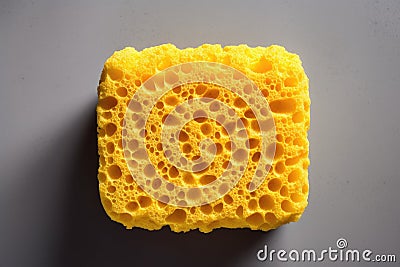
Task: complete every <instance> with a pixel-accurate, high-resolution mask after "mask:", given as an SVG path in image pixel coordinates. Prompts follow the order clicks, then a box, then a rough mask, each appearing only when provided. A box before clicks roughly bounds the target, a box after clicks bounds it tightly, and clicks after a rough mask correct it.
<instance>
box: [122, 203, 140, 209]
mask: <svg viewBox="0 0 400 267" xmlns="http://www.w3.org/2000/svg"><path fill="white" fill-rule="evenodd" d="M125 207H126V208H127V210H129V211H136V210H137V209H138V208H139V205H138V203H136V202H129V203H128V204H126V206H125Z"/></svg>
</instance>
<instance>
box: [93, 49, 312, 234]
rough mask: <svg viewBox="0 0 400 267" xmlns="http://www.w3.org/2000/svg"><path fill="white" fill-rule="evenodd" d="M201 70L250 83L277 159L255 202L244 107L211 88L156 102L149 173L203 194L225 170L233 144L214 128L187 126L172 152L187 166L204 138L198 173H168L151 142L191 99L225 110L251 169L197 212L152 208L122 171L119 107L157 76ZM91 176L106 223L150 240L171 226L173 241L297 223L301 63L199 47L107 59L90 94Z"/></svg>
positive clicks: (302, 133)
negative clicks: (205, 150)
mask: <svg viewBox="0 0 400 267" xmlns="http://www.w3.org/2000/svg"><path fill="white" fill-rule="evenodd" d="M197 61H209V62H217V63H222V64H225V65H228V66H230V67H233V68H235V69H237V70H238V71H240V72H242V73H243V74H245V75H246V76H247V77H248V78H250V79H251V80H252V81H253V82H254V83H255V85H257V87H258V88H259V89H260V90H261V92H262V94H263V96H264V97H265V98H266V99H267V101H268V103H269V105H270V110H271V111H272V115H273V119H274V122H275V127H276V150H275V156H274V158H273V161H272V166H271V169H270V171H269V173H268V174H267V176H266V178H265V180H264V182H263V183H262V184H261V186H260V187H259V188H258V189H257V190H255V191H254V192H250V191H249V190H248V184H249V182H250V180H251V177H252V176H253V174H254V172H255V169H256V168H255V166H256V164H257V162H258V160H259V157H260V152H259V151H260V149H261V147H260V140H259V135H258V133H259V131H260V129H259V128H258V124H257V122H256V121H255V118H254V114H252V113H251V110H250V109H249V106H248V104H247V103H246V102H245V101H243V100H242V99H241V98H240V97H238V96H237V95H235V94H234V93H233V92H231V91H230V90H227V89H226V88H223V87H220V86H218V85H215V84H209V83H191V84H185V85H182V86H179V87H176V88H174V89H172V90H170V91H169V92H167V93H166V94H165V95H163V96H162V97H161V98H160V99H159V100H158V102H157V103H155V105H154V108H153V109H152V110H151V113H150V115H149V117H148V120H147V121H146V122H144V123H143V127H144V128H145V130H146V131H145V132H146V141H145V142H146V150H147V153H148V155H149V158H150V160H151V163H152V164H153V166H154V169H155V171H156V172H157V173H158V174H159V175H160V176H161V177H163V178H165V179H167V180H169V181H172V182H173V183H175V184H177V185H183V186H188V187H197V186H202V185H206V184H208V183H210V182H212V181H214V180H216V179H218V177H219V176H220V175H221V173H222V172H223V170H224V169H225V168H226V167H227V165H228V164H229V158H230V156H231V151H232V147H231V146H232V144H231V142H230V139H229V136H228V135H227V133H226V131H225V129H224V128H223V127H221V125H219V124H218V123H217V122H215V121H214V120H212V119H205V118H203V119H197V120H193V121H190V122H188V123H187V124H186V125H185V126H184V127H183V129H182V131H181V135H180V136H179V146H180V148H181V151H182V153H183V155H184V156H185V157H186V158H188V159H192V160H194V159H196V158H198V157H199V143H200V142H201V140H203V139H204V138H210V139H211V140H212V141H213V142H214V143H215V144H216V146H215V147H216V156H215V158H214V161H213V162H212V163H211V164H210V166H209V167H208V168H206V169H204V170H202V171H199V172H188V171H182V170H180V169H179V168H178V167H177V166H174V165H173V164H171V163H170V162H169V161H168V159H167V158H165V155H164V153H163V147H162V144H161V143H160V142H159V140H160V138H157V136H160V135H161V125H162V124H163V123H164V120H165V117H166V116H167V115H168V114H169V113H170V112H171V111H172V110H173V109H174V106H176V105H178V104H180V103H182V102H184V101H186V100H188V99H192V98H199V97H210V98H214V99H218V100H219V101H221V102H224V103H226V104H227V105H229V106H231V107H232V108H233V109H234V111H235V112H236V113H237V114H238V116H240V118H241V121H242V122H243V124H244V125H245V126H246V130H247V134H248V138H249V139H248V143H247V145H248V148H249V162H248V165H247V168H246V170H245V171H244V175H243V177H242V179H241V180H240V181H239V182H238V183H237V184H236V186H235V187H234V188H233V189H232V190H231V191H230V192H228V193H227V194H225V195H224V196H223V197H222V198H220V199H218V200H216V201H213V202H212V203H209V204H205V205H202V206H196V207H177V206H173V205H168V204H165V203H163V202H161V201H158V200H155V199H154V198H152V197H151V196H150V195H148V194H147V193H146V192H144V191H143V190H142V189H141V188H140V187H139V186H138V184H137V183H136V181H135V179H134V177H132V173H131V171H130V169H129V166H128V164H130V167H131V168H134V167H135V166H134V164H135V162H134V161H130V162H127V161H126V159H125V157H124V147H125V146H127V147H128V148H129V146H135V144H134V143H131V144H124V143H123V138H122V130H123V126H124V116H125V113H126V110H127V107H128V105H129V103H130V100H131V99H132V97H133V95H134V94H135V92H136V91H137V90H138V89H139V88H140V87H141V86H142V84H143V83H144V82H145V81H146V80H147V79H149V78H150V77H151V76H153V75H154V74H156V73H159V72H160V71H162V70H164V69H166V68H168V67H170V66H174V65H178V64H182V63H188V62H197ZM98 97H99V102H98V106H97V122H98V149H99V155H100V166H99V173H98V180H99V190H100V197H101V201H102V204H103V207H104V209H105V211H106V212H107V214H108V215H109V216H110V217H111V218H112V219H113V220H114V221H117V222H120V223H122V224H123V225H124V226H126V227H127V228H132V227H141V228H145V229H149V230H154V229H160V228H161V227H163V226H165V225H169V226H170V228H171V229H172V230H173V231H176V232H180V231H188V230H191V229H199V230H200V231H202V232H210V231H212V230H213V229H215V228H219V227H227V228H244V227H248V228H251V229H253V230H255V229H260V230H264V231H268V230H270V229H275V228H277V227H279V226H280V225H282V224H285V223H288V222H293V221H297V220H298V219H299V218H300V216H301V214H302V213H303V211H304V209H305V207H306V206H307V198H308V188H309V187H308V166H309V159H308V147H309V143H308V140H307V130H308V129H309V124H310V98H309V92H308V78H307V76H306V75H305V73H304V70H303V68H302V65H301V61H300V59H299V57H298V56H297V55H295V54H292V53H289V52H287V51H286V50H285V49H284V48H283V47H281V46H276V45H274V46H270V47H266V48H265V47H256V48H250V47H248V46H246V45H239V46H226V47H221V46H220V45H202V46H200V47H198V48H187V49H182V50H180V49H178V48H176V47H175V46H174V45H171V44H165V45H161V46H157V47H151V48H147V49H144V50H143V51H140V52H139V51H136V50H135V49H134V48H131V47H128V48H125V49H123V50H121V51H117V52H115V53H114V54H113V55H112V56H111V57H110V58H109V59H108V60H107V61H106V63H105V65H104V69H103V72H102V74H101V79H100V84H99V87H98Z"/></svg>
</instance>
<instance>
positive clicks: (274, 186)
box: [268, 178, 282, 192]
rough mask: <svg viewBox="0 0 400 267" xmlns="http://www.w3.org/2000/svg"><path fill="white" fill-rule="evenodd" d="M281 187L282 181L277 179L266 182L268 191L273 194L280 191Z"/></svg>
mask: <svg viewBox="0 0 400 267" xmlns="http://www.w3.org/2000/svg"><path fill="white" fill-rule="evenodd" d="M281 186H282V181H281V180H279V179H278V178H274V179H272V180H271V181H269V182H268V188H269V190H271V191H274V192H275V191H278V190H279V189H281Z"/></svg>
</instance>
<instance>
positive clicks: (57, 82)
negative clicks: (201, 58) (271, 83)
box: [0, 0, 400, 266]
mask: <svg viewBox="0 0 400 267" xmlns="http://www.w3.org/2000/svg"><path fill="white" fill-rule="evenodd" d="M166 42H172V43H174V44H176V45H177V46H178V47H179V48H184V47H188V46H198V45H200V44H202V43H221V44H222V45H236V44H241V43H247V44H248V45H250V46H258V45H260V46H268V45H271V44H280V45H284V46H285V47H286V48H287V49H288V50H289V51H292V52H295V53H298V54H299V55H300V56H301V59H302V61H303V64H304V68H305V70H306V72H307V75H308V76H309V78H310V93H311V100H312V106H311V129H310V132H309V139H310V142H311V147H310V157H311V165H310V175H309V179H310V196H309V203H310V204H309V206H308V208H307V209H306V211H305V213H304V215H303V217H302V218H301V220H300V221H299V222H298V223H292V224H289V225H286V226H283V227H281V228H279V229H278V230H275V231H271V232H268V233H264V232H258V231H253V232H252V231H249V230H245V229H241V230H227V229H220V230H216V231H214V232H212V233H211V234H208V235H204V234H201V233H199V232H197V231H192V232H189V233H186V234H175V233H171V232H170V231H169V230H168V229H167V228H165V229H163V230H161V231H155V232H148V231H145V230H142V229H134V230H132V231H127V230H125V229H124V228H123V227H122V225H120V224H117V223H114V222H112V221H111V220H110V219H109V218H108V217H107V216H106V214H105V212H104V211H103V209H102V207H101V204H100V201H99V196H98V190H97V180H96V179H97V178H96V174H97V161H98V158H97V151H96V121H95V105H96V86H97V83H98V80H99V76H100V72H101V69H102V66H103V63H104V61H105V60H106V59H107V58H108V57H109V56H110V55H111V54H112V53H113V51H114V50H118V49H122V48H123V47H125V46H134V47H135V48H136V49H138V50H141V49H143V48H145V47H149V46H153V45H158V44H162V43H166ZM0 62H1V63H0V64H1V67H0V85H1V88H0V103H1V105H0V133H1V136H0V137H1V138H0V170H1V172H0V266H144V265H146V266H155V265H161V264H162V265H167V266H169V265H175V266H180V265H182V266H188V265H189V264H193V266H214V265H217V264H219V266H266V265H269V266H273V264H267V263H266V262H258V261H257V259H256V252H257V251H258V250H259V249H261V248H262V247H263V246H264V244H267V245H268V246H269V247H270V248H271V249H281V248H283V249H286V250H289V249H292V248H296V249H299V250H301V249H306V248H315V249H317V250H321V249H325V248H328V247H329V246H333V247H335V243H336V240H337V239H338V238H339V237H344V238H346V239H347V240H348V243H349V246H350V247H352V248H358V249H367V248H368V249H371V250H373V251H374V252H375V253H395V254H397V261H398V262H397V263H396V264H397V265H396V266H398V264H399V261H400V216H399V214H400V205H399V200H400V197H399V193H398V191H399V188H400V179H399V178H400V177H399V175H400V160H399V159H400V126H399V122H400V119H399V117H400V116H399V115H400V112H399V101H400V88H399V85H400V75H399V74H400V2H399V1H293V2H289V1H276V2H266V1H265V2H261V1H257V2H256V1H229V2H228V1H225V2H222V1H221V2H217V3H213V2H212V1H205V0H202V1H168V2H167V1H164V2H162V1H157V2H156V1H148V2H147V3H146V2H144V1H142V2H137V1H109V2H103V1H88V2H85V3H78V1H71V3H68V2H67V1H65V2H61V1H20V0H16V1H11V0H10V1H0ZM275 264H276V266H284V264H283V263H281V264H278V263H276V262H275ZM291 265H292V266H300V264H296V263H293V264H291ZM327 265H334V264H333V263H330V262H327ZM336 265H337V266H340V265H344V263H336ZM375 265H376V266H378V264H369V266H375ZM394 265H395V264H392V265H391V264H380V265H379V266H394ZM359 266H364V264H359Z"/></svg>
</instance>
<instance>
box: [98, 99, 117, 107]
mask: <svg viewBox="0 0 400 267" xmlns="http://www.w3.org/2000/svg"><path fill="white" fill-rule="evenodd" d="M117 104H118V100H117V99H116V98H115V97H113V96H107V97H105V98H103V99H100V100H99V106H100V107H102V108H103V109H105V110H109V109H112V108H113V107H115V106H116V105H117Z"/></svg>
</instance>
